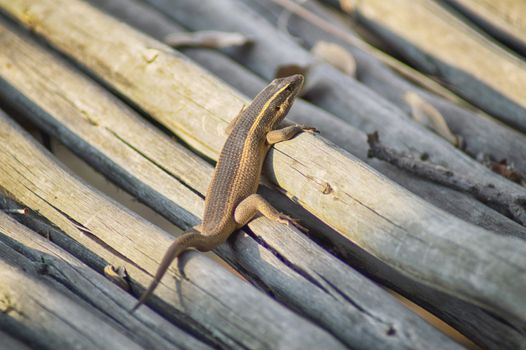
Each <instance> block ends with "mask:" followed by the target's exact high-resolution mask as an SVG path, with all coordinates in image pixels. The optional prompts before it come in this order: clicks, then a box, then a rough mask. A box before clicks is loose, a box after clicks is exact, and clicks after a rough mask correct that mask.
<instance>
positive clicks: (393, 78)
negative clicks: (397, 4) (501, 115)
mask: <svg viewBox="0 0 526 350" xmlns="http://www.w3.org/2000/svg"><path fill="white" fill-rule="evenodd" d="M289 1H290V0H276V2H279V3H280V4H282V3H288V2H289ZM250 2H251V3H254V5H256V6H260V7H264V9H265V11H263V9H261V10H260V11H259V12H258V13H262V14H265V15H266V18H267V19H269V20H270V21H272V22H273V23H277V21H278V19H279V18H280V16H281V14H282V13H283V8H282V7H281V5H280V6H276V5H272V4H271V3H269V2H268V1H259V0H251V1H250ZM302 8H303V9H304V10H306V11H310V12H311V13H313V14H315V15H318V16H319V17H321V18H322V19H323V20H324V21H326V22H327V23H330V24H331V26H333V27H336V28H338V30H339V31H342V32H344V33H347V36H352V35H353V33H352V32H351V31H350V30H349V28H348V26H347V25H346V22H345V21H344V18H342V17H341V16H336V15H335V14H334V13H333V12H329V11H327V10H326V9H325V8H324V7H323V6H320V5H319V4H318V3H316V2H306V3H305V4H303V7H302ZM287 9H288V7H287ZM324 23H325V22H324ZM287 30H288V31H289V32H290V33H291V34H292V35H294V36H296V37H299V38H301V39H302V43H304V44H305V45H306V46H307V47H308V48H311V47H313V46H314V45H316V43H317V42H319V41H332V42H336V43H338V44H339V45H341V46H342V47H345V48H346V49H348V50H349V52H350V53H351V54H352V55H353V57H354V58H355V60H356V65H357V74H356V79H357V80H358V81H360V82H361V83H362V84H364V85H366V86H367V87H369V88H370V89H371V90H373V91H375V92H377V93H378V94H379V95H381V96H382V97H384V98H385V99H387V100H389V101H390V102H392V103H393V104H395V105H397V106H398V107H399V108H400V109H401V110H403V111H404V112H406V114H408V115H410V114H411V106H410V105H409V104H408V103H407V101H406V100H405V99H404V97H405V96H406V95H407V94H408V93H414V94H417V95H418V96H420V97H421V98H422V99H423V100H424V101H425V102H427V103H429V104H431V105H432V106H433V107H435V108H436V109H437V110H438V111H439V112H440V113H441V115H442V116H443V117H444V119H445V121H446V122H447V125H448V127H449V128H450V129H451V131H452V132H453V133H454V134H456V135H459V136H460V137H461V138H462V139H463V144H464V146H463V147H464V148H463V150H464V151H465V152H466V153H468V154H469V155H471V156H472V157H473V158H477V157H480V155H481V154H483V155H487V156H489V157H490V158H491V159H493V160H494V161H500V160H502V159H507V160H508V162H509V163H512V164H514V166H515V167H516V169H517V170H518V171H519V172H522V173H526V136H525V135H524V134H522V133H519V132H517V131H515V130H513V129H512V128H510V127H507V126H506V125H504V124H502V123H500V122H496V121H495V120H493V119H492V118H491V117H489V116H488V115H485V114H483V112H481V111H473V109H472V108H469V109H467V108H461V107H459V106H458V105H457V104H454V103H452V102H450V101H449V100H447V99H445V98H442V97H440V96H437V95H435V94H432V93H429V92H427V91H425V90H423V89H421V88H418V87H417V86H415V85H414V84H411V83H410V82H408V81H407V80H405V79H402V78H401V77H400V76H399V75H397V74H395V72H393V71H392V70H391V69H389V68H388V67H387V66H386V65H385V64H383V63H382V62H381V61H380V60H379V59H378V58H376V57H375V56H374V51H371V50H369V49H368V48H364V49H363V50H362V49H360V48H361V46H356V45H354V44H353V42H352V41H350V40H347V39H344V38H347V36H345V37H343V38H342V36H341V35H340V36H336V35H333V34H332V32H327V31H326V30H324V29H322V28H320V27H319V26H315V25H313V24H312V23H311V22H309V21H307V20H306V19H304V18H303V17H298V16H291V17H290V18H289V20H288V21H287ZM366 49H367V50H366ZM481 114H482V116H481Z"/></svg>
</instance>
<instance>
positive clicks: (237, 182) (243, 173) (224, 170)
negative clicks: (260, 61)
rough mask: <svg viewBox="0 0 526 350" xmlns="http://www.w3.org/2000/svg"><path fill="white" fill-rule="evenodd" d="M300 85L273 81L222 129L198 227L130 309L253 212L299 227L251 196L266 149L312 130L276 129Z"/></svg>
mask: <svg viewBox="0 0 526 350" xmlns="http://www.w3.org/2000/svg"><path fill="white" fill-rule="evenodd" d="M302 85H303V76H301V75H292V76H290V77H285V78H280V79H275V80H274V81H272V82H271V83H270V84H269V85H268V86H267V87H266V88H265V89H263V90H262V91H261V92H260V93H259V94H258V95H257V96H256V97H255V98H254V100H253V101H252V102H251V103H250V105H249V106H248V107H247V108H245V109H243V110H242V111H241V112H240V113H239V115H238V116H237V117H236V118H235V119H234V120H233V121H232V124H231V125H230V126H229V127H228V129H227V130H229V131H230V135H229V136H228V138H227V140H226V142H225V145H224V146H223V149H222V150H221V154H220V156H219V160H218V162H217V165H216V168H215V171H214V175H213V177H212V181H211V183H210V186H209V187H208V191H207V194H206V198H205V212H204V215H203V221H202V223H201V224H200V225H198V226H195V227H194V228H192V229H191V230H189V231H188V232H185V233H184V234H183V235H182V236H180V237H178V238H177V239H176V240H175V241H174V242H173V243H172V245H171V246H170V247H169V248H168V250H167V252H166V254H165V256H164V258H163V260H162V262H161V264H160V265H159V268H158V270H157V273H156V274H155V277H154V279H153V281H152V283H151V284H150V286H149V287H148V289H147V290H146V292H144V294H143V295H142V297H141V298H140V300H139V301H138V302H137V304H136V305H135V307H134V308H133V310H135V309H137V308H138V307H139V306H140V305H141V304H143V303H144V301H145V300H146V298H148V296H150V295H151V294H152V293H153V291H154V289H155V288H156V287H157V285H158V283H159V281H160V280H161V278H162V276H163V275H164V273H165V272H166V270H168V267H169V266H170V264H171V263H172V261H173V260H174V259H175V258H177V257H178V256H179V255H180V254H181V253H182V252H183V251H185V250H186V249H188V248H196V249H198V250H200V251H209V250H212V249H214V248H215V247H217V246H218V245H219V244H221V243H223V242H225V241H226V240H227V238H228V237H229V236H230V235H231V234H232V232H234V231H235V230H237V229H239V228H240V227H242V226H244V225H246V224H247V223H248V222H249V221H250V220H252V218H253V217H254V215H256V214H257V213H261V214H262V215H264V216H266V217H268V218H269V219H271V220H276V221H279V222H281V223H286V224H289V223H292V224H295V225H298V223H297V221H296V220H293V219H291V218H290V217H288V216H286V215H284V214H281V213H279V212H278V211H277V210H276V209H274V208H273V207H272V206H271V205H270V204H269V203H268V202H267V201H265V200H264V199H263V198H262V197H261V196H259V195H258V194H256V191H257V188H258V185H259V177H260V174H261V168H262V166H263V161H264V160H265V156H266V154H267V152H268V150H269V149H270V147H271V146H272V145H273V144H275V143H278V142H281V141H286V140H289V139H291V138H292V137H294V136H295V135H296V134H298V133H299V132H301V131H309V132H313V131H315V130H314V129H313V128H307V127H303V126H300V125H292V126H287V127H285V128H282V129H278V130H276V128H277V127H278V125H279V123H280V122H281V121H282V120H283V119H284V118H285V115H286V114H287V113H288V111H289V109H290V107H291V106H292V103H293V101H294V98H295V97H296V96H297V95H298V93H299V92H300V90H301V87H302ZM133 310H132V311H133Z"/></svg>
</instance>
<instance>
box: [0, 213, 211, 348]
mask: <svg viewBox="0 0 526 350" xmlns="http://www.w3.org/2000/svg"><path fill="white" fill-rule="evenodd" d="M0 242H1V243H0V247H1V249H2V254H1V255H2V256H3V257H6V256H8V257H9V256H15V255H16V254H18V255H20V256H19V257H16V261H15V260H9V259H8V260H9V261H8V263H12V264H15V265H16V266H17V267H21V268H25V269H27V270H29V271H34V270H37V272H38V276H35V275H29V276H24V277H21V278H22V279H23V280H24V279H29V280H30V282H29V283H36V285H37V286H38V287H37V289H31V293H32V294H33V295H38V296H39V297H40V300H41V301H42V302H43V303H45V305H43V308H44V309H46V308H47V307H56V306H53V305H51V304H50V300H49V299H47V298H43V297H42V294H41V293H43V290H44V291H47V292H46V293H47V294H48V295H51V298H55V296H57V298H58V300H59V301H58V302H59V303H60V302H61V301H60V299H61V298H63V295H65V296H68V295H71V294H74V297H73V298H72V299H73V301H75V300H77V301H76V302H75V303H77V304H80V305H81V306H82V307H81V308H80V309H79V312H81V313H84V312H86V311H87V312H88V313H89V314H95V315H97V317H98V318H100V320H99V321H95V322H96V323H94V324H93V325H92V326H93V327H96V326H97V324H98V322H101V321H102V322H103V324H107V325H109V326H110V329H111V328H113V330H112V331H111V333H109V334H107V335H102V334H100V335H95V334H92V336H93V338H94V340H95V341H100V342H101V343H99V344H98V346H99V348H100V347H103V348H104V347H113V346H114V345H113V344H109V343H105V339H104V337H106V336H107V337H109V338H111V339H114V338H115V341H117V342H119V344H117V345H119V346H121V345H122V346H126V345H127V341H125V342H123V340H122V338H123V337H125V338H126V339H129V340H131V341H132V342H133V343H135V344H136V346H142V347H145V348H148V349H173V348H174V346H175V347H178V348H192V349H208V348H209V347H208V346H206V345H204V344H203V343H201V342H199V341H197V340H196V339H194V338H192V337H191V336H190V335H189V334H186V333H185V332H183V331H181V330H180V329H178V328H176V327H174V326H173V325H172V324H170V323H168V322H167V321H166V320H164V319H162V318H161V317H159V316H158V315H156V314H155V313H154V312H152V311H151V310H149V309H146V310H144V311H143V312H138V313H136V314H134V315H133V316H130V314H129V312H128V311H127V310H126V307H128V305H130V304H131V303H133V302H134V301H135V299H133V298H132V297H131V296H130V295H129V294H128V293H125V292H124V291H123V290H121V289H120V288H119V287H117V286H115V285H113V284H112V283H111V282H110V281H109V280H107V279H106V278H104V277H103V276H102V275H100V274H98V273H96V272H95V271H94V270H92V269H91V268H89V267H88V266H87V265H85V264H84V263H82V262H81V261H80V260H78V259H76V258H74V257H73V256H71V255H70V254H69V253H67V252H65V251H64V250H62V249H60V248H58V247H57V246H56V245H54V244H53V243H51V242H50V241H49V240H47V239H45V238H44V237H41V236H39V235H38V234H37V233H35V232H33V231H31V230H30V229H28V228H27V227H25V226H23V225H21V224H19V223H17V222H16V221H15V220H14V219H12V218H10V217H9V216H7V215H6V214H4V213H2V212H1V211H0ZM15 252H16V254H15ZM19 275H21V274H19ZM3 281H4V283H6V285H8V286H9V288H11V289H12V292H10V293H11V294H10V295H12V297H13V299H14V300H17V299H18V296H19V295H20V293H21V291H20V289H18V288H27V285H24V284H20V285H18V283H17V285H16V286H14V285H13V284H11V283H8V282H6V281H5V280H3ZM44 285H45V287H44ZM65 290H67V291H68V292H69V293H65V292H64V291H65ZM21 294H22V295H24V294H25V293H23V292H22V293H21ZM4 295H6V294H4ZM70 297H71V296H70ZM79 299H80V300H79ZM124 301H125V302H124ZM20 302H21V301H20V300H17V305H20V304H19V303H20ZM66 305H69V303H68V302H66ZM58 306H60V304H58ZM39 311H40V309H36V308H34V309H32V308H29V307H27V308H24V310H23V312H24V313H25V315H26V316H27V318H24V317H23V318H21V319H19V321H21V322H23V323H24V324H25V325H27V326H29V327H31V326H30V324H29V322H36V323H38V318H39V317H40V316H39V315H38V314H35V313H38V312H39ZM63 312H68V309H67V308H66V307H65V308H64V311H63ZM67 320H68V323H67V324H66V325H61V324H58V323H57V324H55V325H52V324H47V325H46V331H45V332H46V333H48V335H44V334H42V332H39V331H38V329H33V330H32V332H30V333H28V334H27V335H26V336H27V339H26V341H28V342H30V341H33V340H34V339H35V338H37V339H38V338H40V336H41V335H42V337H41V338H42V339H41V340H42V341H44V342H47V345H49V346H51V345H52V344H53V342H55V341H61V342H63V344H62V345H63V346H65V347H71V346H73V344H75V342H76V341H77V340H78V339H80V340H81V341H82V343H83V344H85V345H87V346H88V347H91V346H93V345H97V344H90V343H89V342H86V339H85V338H84V337H83V336H82V335H79V334H78V333H77V331H76V330H78V329H82V328H83V327H85V324H84V322H85V320H84V317H83V316H82V315H79V313H78V312H76V313H74V314H72V315H68V317H67ZM13 321H14V320H13ZM92 322H93V321H92ZM90 331H94V332H97V328H96V329H93V328H91V327H90ZM112 333H115V334H112ZM101 337H102V339H101ZM57 338H58V339H57ZM111 339H110V340H111ZM121 343H122V344H121ZM55 345H56V344H55Z"/></svg>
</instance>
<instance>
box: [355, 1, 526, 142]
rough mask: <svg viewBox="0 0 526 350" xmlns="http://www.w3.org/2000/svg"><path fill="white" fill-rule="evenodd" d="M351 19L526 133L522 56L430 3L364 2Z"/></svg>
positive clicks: (525, 71)
mask: <svg viewBox="0 0 526 350" xmlns="http://www.w3.org/2000/svg"><path fill="white" fill-rule="evenodd" d="M353 15H354V17H355V18H356V20H357V22H358V23H359V24H361V25H363V26H364V27H366V28H367V29H368V30H370V31H371V32H373V33H374V34H375V35H377V36H378V37H380V38H381V39H382V40H383V41H384V42H385V43H386V44H387V45H389V47H391V48H392V50H393V51H394V52H396V54H397V55H399V56H401V57H403V58H404V59H405V60H406V61H407V62H409V63H410V64H412V65H413V66H416V67H418V68H419V69H420V70H421V71H423V72H425V73H427V74H429V75H432V76H434V77H435V78H437V79H439V80H441V81H443V82H444V83H445V84H447V85H448V86H449V88H450V89H452V90H454V91H456V92H457V93H458V94H459V95H461V96H463V97H464V98H466V99H467V100H468V101H470V102H471V103H473V104H474V105H476V106H479V107H480V108H482V109H484V110H485V111H487V112H488V113H489V114H491V115H493V116H495V117H497V118H499V119H501V120H502V121H504V122H505V123H507V124H509V125H512V126H513V127H515V128H517V129H519V130H521V131H523V132H524V131H526V98H525V97H524V94H523V93H522V91H524V90H525V89H526V63H525V62H524V61H522V60H521V59H520V58H519V57H517V56H514V55H513V54H511V53H510V52H509V51H506V50H503V49H502V48H501V47H500V46H498V45H496V44H495V43H493V42H491V41H490V40H488V39H486V38H485V37H484V36H482V35H480V34H479V33H477V32H476V31H475V30H473V29H472V28H470V27H469V26H467V25H466V24H465V23H463V22H462V21H461V20H460V19H458V18H457V17H455V16H454V15H452V14H451V13H448V11H447V10H445V9H444V8H443V7H441V6H440V5H439V4H437V3H435V2H434V1H431V0H425V1H418V2H414V1H410V0H400V1H377V0H364V1H360V2H359V3H357V6H355V7H354V11H353ZM436 33H441V35H437V34H436ZM481 57H483V58H484V59H480V58H481ZM510 75H512V76H513V79H509V77H510Z"/></svg>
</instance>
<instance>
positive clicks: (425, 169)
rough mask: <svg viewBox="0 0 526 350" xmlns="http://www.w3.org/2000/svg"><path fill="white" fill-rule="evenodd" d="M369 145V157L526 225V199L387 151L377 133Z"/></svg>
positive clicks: (373, 135) (371, 135)
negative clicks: (470, 197)
mask: <svg viewBox="0 0 526 350" xmlns="http://www.w3.org/2000/svg"><path fill="white" fill-rule="evenodd" d="M367 142H368V143H369V147H370V148H369V156H370V157H372V158H378V159H380V160H384V161H386V162H389V163H391V164H393V165H396V166H397V167H399V168H401V169H404V170H407V171H409V172H412V173H413V174H415V175H418V176H421V177H423V178H425V179H429V180H431V181H434V182H437V183H440V184H442V185H445V186H449V187H451V188H454V189H456V190H459V191H463V192H467V193H470V194H472V195H473V196H475V197H476V198H478V199H479V200H480V201H481V202H483V203H489V204H491V205H493V206H495V207H497V208H498V209H499V210H501V211H503V212H506V211H507V212H509V215H511V216H512V217H513V218H515V219H516V220H517V221H520V222H522V223H523V224H526V197H515V196H509V195H507V194H505V193H501V192H499V191H498V190H496V189H495V187H494V186H493V185H492V184H484V183H482V184H481V183H478V182H477V181H473V179H470V178H468V177H466V176H462V175H459V174H456V173H455V172H453V171H451V170H450V169H448V168H446V167H443V166H441V165H438V164H433V163H430V162H427V161H423V160H421V159H417V158H415V157H413V156H411V155H406V154H403V153H402V152H398V151H396V150H394V149H391V148H389V147H386V146H384V145H383V144H382V143H381V142H380V136H379V135H378V133H377V132H374V133H372V134H369V135H367Z"/></svg>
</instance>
